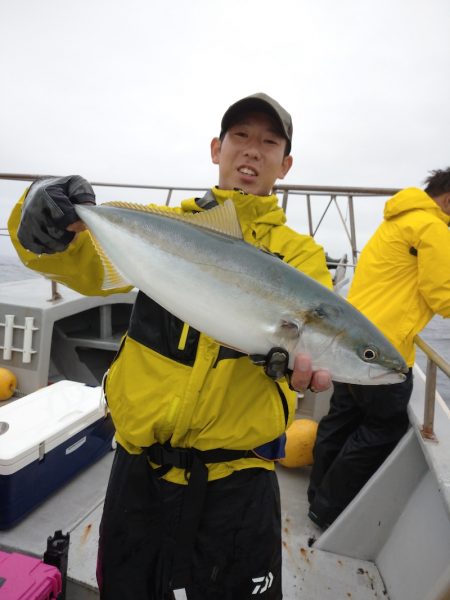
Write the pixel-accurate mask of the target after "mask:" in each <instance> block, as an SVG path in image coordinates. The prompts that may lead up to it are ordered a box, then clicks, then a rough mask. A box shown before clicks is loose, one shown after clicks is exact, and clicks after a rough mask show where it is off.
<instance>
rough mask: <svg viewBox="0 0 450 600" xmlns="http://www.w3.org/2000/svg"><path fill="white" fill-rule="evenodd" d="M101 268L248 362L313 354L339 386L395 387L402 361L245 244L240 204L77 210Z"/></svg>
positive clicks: (334, 302)
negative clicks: (192, 209) (280, 352)
mask: <svg viewBox="0 0 450 600" xmlns="http://www.w3.org/2000/svg"><path fill="white" fill-rule="evenodd" d="M76 211H77V213H78V216H79V217H80V219H82V221H84V223H85V224H86V226H87V227H88V229H89V231H90V233H91V235H92V237H93V238H94V241H95V243H96V246H97V248H98V250H99V253H100V255H101V256H102V259H103V264H104V269H105V281H104V287H105V289H106V288H108V287H117V286H118V285H125V284H128V285H130V284H131V285H133V286H135V287H137V288H138V289H140V290H142V291H143V292H144V293H145V294H147V295H148V296H150V297H151V298H153V299H154V300H155V301H156V302H158V304H160V305H161V306H163V307H164V308H166V309H167V310H168V311H170V312H171V313H172V314H174V315H176V316H177V317H178V318H180V319H181V320H183V321H184V322H186V323H188V324H189V325H190V326H192V327H194V328H195V329H197V330H199V331H202V332H203V333H205V334H207V335H208V336H210V337H212V338H214V339H216V340H217V341H218V342H220V343H221V344H223V345H225V346H229V347H231V348H235V349H238V350H240V351H241V352H244V353H246V354H250V355H253V354H266V353H267V352H268V351H269V350H270V349H271V348H273V347H275V346H277V347H282V348H284V349H285V350H287V351H288V352H289V357H290V363H289V364H290V367H291V368H292V366H293V361H294V357H295V355H296V353H298V352H307V353H309V354H310V355H311V357H312V361H313V368H314V369H319V368H326V369H328V370H329V371H330V372H331V374H332V378H333V379H334V380H335V381H342V382H349V383H358V384H386V383H398V382H400V381H403V380H404V375H403V373H405V372H406V371H407V367H406V364H405V362H404V360H403V358H402V356H401V355H400V354H399V353H398V352H397V350H396V349H395V348H394V347H393V346H392V344H391V343H390V342H389V341H388V340H387V339H386V338H385V337H384V336H383V335H382V334H381V332H380V331H379V330H378V329H377V328H376V327H375V326H374V325H373V324H372V323H371V322H370V321H369V320H368V319H367V318H366V317H364V316H363V315H362V314H361V313H360V312H359V311H357V310H356V309H355V308H354V307H353V306H351V305H350V304H349V303H348V302H347V301H346V300H345V299H344V298H342V297H341V296H339V295H338V294H336V293H334V292H332V291H331V290H329V289H327V288H326V287H325V286H323V285H321V284H319V283H318V282H316V281H315V280H313V279H311V278H310V277H308V276H307V275H305V274H303V273H301V272H300V271H298V270H297V269H295V268H293V267H291V266H290V265H288V264H286V263H284V262H283V261H282V260H280V258H278V257H276V256H274V255H272V254H270V253H268V252H265V251H263V250H261V249H259V248H256V247H254V246H252V245H251V244H248V243H246V242H245V241H244V240H243V239H242V233H241V229H240V226H239V221H238V219H237V216H236V212H235V208H234V204H233V202H232V201H231V200H227V201H226V202H225V203H224V204H223V205H220V206H217V207H215V208H213V209H211V210H208V211H204V212H200V213H195V214H187V215H186V214H181V213H176V212H175V211H167V210H164V209H162V208H161V207H157V206H150V207H146V206H141V205H133V204H126V203H107V204H102V205H99V206H76Z"/></svg>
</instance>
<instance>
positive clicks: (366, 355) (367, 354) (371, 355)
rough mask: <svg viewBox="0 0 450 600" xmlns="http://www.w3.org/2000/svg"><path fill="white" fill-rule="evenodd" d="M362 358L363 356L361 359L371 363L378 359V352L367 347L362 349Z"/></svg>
mask: <svg viewBox="0 0 450 600" xmlns="http://www.w3.org/2000/svg"><path fill="white" fill-rule="evenodd" d="M362 356H363V359H364V360H366V361H367V362H372V361H373V360H375V359H376V358H378V352H377V351H376V350H375V348H371V347H370V346H369V347H368V348H364V350H363V352H362Z"/></svg>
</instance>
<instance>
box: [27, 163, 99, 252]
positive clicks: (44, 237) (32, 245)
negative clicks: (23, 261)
mask: <svg viewBox="0 0 450 600" xmlns="http://www.w3.org/2000/svg"><path fill="white" fill-rule="evenodd" d="M74 204H95V194H94V190H93V189H92V186H91V185H90V183H89V182H88V181H86V179H83V177H80V176H79V175H69V176H67V177H52V178H48V179H38V180H37V181H35V182H34V183H33V184H32V185H31V187H30V189H29V190H28V193H27V195H26V198H25V201H24V203H23V208H22V216H21V219H20V224H19V229H18V231H17V237H18V238H19V241H20V243H21V244H22V246H23V247H24V248H26V249H27V250H31V252H34V253H35V254H54V253H55V252H61V251H63V250H65V249H66V248H67V246H68V245H69V244H70V242H71V241H72V240H73V238H74V236H75V233H74V232H72V231H66V227H67V226H68V225H70V224H71V223H75V221H79V220H80V219H79V217H78V216H77V213H76V211H75V209H74V207H73V205H74Z"/></svg>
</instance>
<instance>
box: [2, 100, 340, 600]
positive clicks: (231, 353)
mask: <svg viewBox="0 0 450 600" xmlns="http://www.w3.org/2000/svg"><path fill="white" fill-rule="evenodd" d="M291 141H292V120H291V117H290V115H289V114H288V113H287V111H286V110H285V109H284V108H282V107H281V106H280V104H279V103H278V102H276V101H275V100H273V99H272V98H270V97H269V96H267V95H266V94H261V93H260V94H255V95H253V96H249V97H246V98H243V99H242V100H239V101H238V102H236V103H235V104H233V105H232V106H230V107H229V108H228V109H227V111H226V112H225V114H224V116H223V118H222V122H221V132H220V136H219V137H216V138H214V139H213V141H212V144H211V156H212V160H213V163H215V164H217V165H218V167H219V185H218V187H214V188H212V189H211V190H210V191H209V192H208V193H207V194H206V195H205V196H204V197H203V198H193V199H189V200H186V201H184V202H183V203H182V204H181V206H180V207H177V208H173V209H167V210H176V211H183V212H193V211H201V210H208V209H209V208H211V207H213V206H215V205H217V204H222V203H223V202H224V201H225V200H226V199H228V198H231V200H232V201H233V203H234V205H235V207H236V212H237V215H238V218H239V221H240V225H241V228H242V231H243V235H244V239H245V240H246V241H247V242H249V243H251V244H255V245H258V246H263V247H264V248H267V249H268V250H270V251H271V252H273V253H276V254H278V255H279V256H280V259H282V260H285V261H287V262H288V263H290V264H291V265H293V266H295V267H296V268H298V269H300V270H302V271H303V272H305V273H307V274H308V275H310V276H312V277H314V278H315V279H316V280H318V281H319V282H321V283H322V284H324V285H326V286H328V287H331V277H330V274H329V272H328V269H327V266H326V260H325V254H324V252H323V249H322V248H321V247H320V246H318V245H317V244H316V243H315V242H314V241H313V240H312V238H311V237H309V236H306V235H300V234H298V233H296V232H294V231H293V230H292V229H290V228H289V227H288V226H287V225H286V223H285V221H286V218H285V215H284V213H283V211H282V209H281V208H280V207H279V206H278V199H277V197H276V195H274V194H273V193H272V187H273V185H274V183H275V181H276V180H277V179H278V178H283V177H284V176H285V175H286V173H287V172H288V171H289V169H290V167H291V164H292V157H291V155H290V149H291ZM94 202H95V196H94V192H93V190H92V188H91V187H90V185H89V184H88V182H87V181H85V180H84V179H83V178H81V177H79V176H70V177H63V178H56V179H45V180H43V181H37V182H36V183H34V184H33V185H32V186H31V188H30V189H29V190H28V191H27V192H26V193H25V194H24V196H23V198H22V199H21V200H20V201H19V203H18V205H17V206H16V207H15V208H14V210H13V213H12V215H11V217H10V220H9V229H10V233H11V237H12V240H13V243H14V245H15V247H16V250H17V252H18V254H19V256H20V257H21V259H22V261H23V262H24V263H25V264H26V265H27V266H29V267H30V268H33V269H36V270H38V271H41V272H43V273H48V274H51V277H52V278H53V279H55V280H57V281H59V282H61V283H63V284H65V285H68V286H70V287H71V288H73V289H76V290H78V291H79V292H81V293H83V294H105V293H106V292H103V291H101V282H102V279H103V277H102V267H101V264H100V262H99V259H98V258H97V256H96V253H95V250H94V247H93V244H92V241H91V238H90V235H89V234H88V232H86V231H84V226H83V224H82V223H81V222H80V221H78V220H77V216H76V214H75V210H74V208H73V205H74V204H76V203H94ZM120 291H125V290H124V289H117V290H113V292H120ZM182 293H183V290H180V294H182ZM198 293H199V295H201V293H202V291H201V289H199V290H198ZM280 360H281V362H282V360H283V356H281V357H280V356H279V353H278V352H274V353H270V355H269V356H268V357H267V359H266V360H265V361H261V360H258V361H255V359H254V358H253V359H252V358H251V357H249V356H246V355H243V354H241V353H240V352H238V351H237V350H232V349H230V348H225V347H223V346H221V345H220V344H218V343H217V342H216V341H215V340H213V339H211V338H209V337H208V336H206V335H204V334H203V333H201V332H199V331H196V330H194V329H193V328H192V327H189V325H188V324H186V323H183V322H181V321H180V320H179V319H177V318H176V317H175V316H174V315H172V314H170V313H169V312H168V311H166V310H165V309H163V308H162V307H161V306H159V305H158V304H157V303H156V302H154V301H153V300H152V299H151V298H149V297H147V296H145V295H144V294H143V293H142V292H139V293H138V296H137V299H136V302H135V305H134V308H133V312H132V316H131V320H130V324H129V328H128V331H127V335H126V336H125V337H124V339H123V341H122V344H121V348H120V350H119V352H118V354H117V356H116V358H115V360H114V361H113V364H112V365H111V367H110V369H109V372H108V375H107V378H106V385H105V389H106V396H107V400H108V404H109V407H110V410H111V414H112V417H113V420H114V424H115V427H116V432H117V441H118V447H117V451H116V455H115V459H114V464H113V467H112V471H111V476H110V481H109V484H108V489H107V494H106V500H105V505H104V510H103V516H102V523H101V528H100V542H99V554H98V569H97V577H98V583H99V589H100V595H101V598H103V599H107V600H115V599H116V598H117V599H119V598H120V599H121V600H126V599H127V598H133V600H136V599H139V600H150V599H154V600H159V599H163V598H164V599H166V598H173V594H172V590H174V589H177V588H185V589H186V594H187V597H188V598H189V599H201V600H208V599H213V598H214V599H215V600H220V599H224V600H225V599H233V600H239V599H244V598H245V599H247V598H250V597H253V595H255V594H256V595H258V594H263V593H264V598H266V600H278V599H280V598H281V597H282V587H281V527H280V499H279V491H278V485H277V481H276V475H275V471H274V460H275V459H276V458H278V457H280V456H281V454H282V452H283V440H284V437H283V436H284V432H285V430H286V428H287V426H288V425H289V424H290V423H291V421H292V419H293V413H294V409H295V399H296V393H295V391H294V390H295V389H296V390H300V389H305V388H306V387H307V386H308V385H311V386H314V388H315V389H317V390H324V389H326V388H328V387H329V386H330V385H331V381H330V375H329V373H328V372H327V371H324V370H322V371H316V372H314V373H313V372H312V370H311V361H310V357H309V356H307V355H305V354H301V355H298V356H297V357H296V360H295V366H294V371H293V373H292V375H291V377H290V381H289V380H288V379H287V378H286V376H285V374H284V369H283V368H282V369H281V370H280V368H279V367H280V365H279V364H278V361H280ZM261 362H262V363H264V364H261Z"/></svg>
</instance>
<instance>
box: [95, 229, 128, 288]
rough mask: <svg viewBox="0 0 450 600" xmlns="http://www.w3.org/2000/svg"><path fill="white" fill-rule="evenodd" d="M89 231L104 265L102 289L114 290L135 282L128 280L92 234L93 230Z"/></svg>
mask: <svg viewBox="0 0 450 600" xmlns="http://www.w3.org/2000/svg"><path fill="white" fill-rule="evenodd" d="M88 233H89V235H90V236H91V239H92V243H93V244H94V247H95V250H96V252H97V255H98V257H99V259H100V262H101V263H102V266H103V283H102V290H112V289H115V288H121V287H130V286H132V285H133V284H131V283H130V282H129V281H127V280H126V279H125V278H124V277H123V276H122V274H121V273H119V271H118V270H117V269H116V267H115V266H114V265H113V263H112V262H111V261H110V260H109V258H108V256H107V255H106V253H105V251H104V250H103V248H102V246H101V244H100V242H99V241H98V240H97V238H96V237H95V236H94V235H93V234H92V232H91V231H88Z"/></svg>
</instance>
